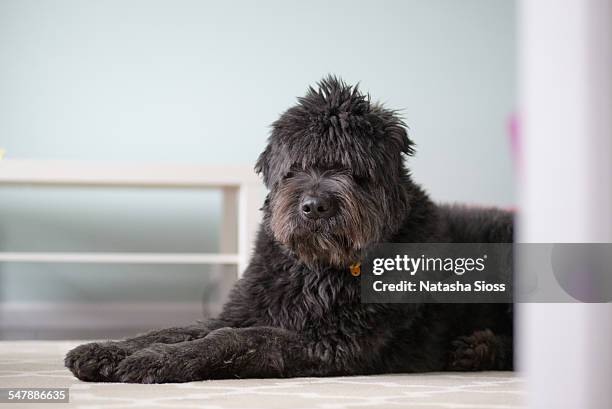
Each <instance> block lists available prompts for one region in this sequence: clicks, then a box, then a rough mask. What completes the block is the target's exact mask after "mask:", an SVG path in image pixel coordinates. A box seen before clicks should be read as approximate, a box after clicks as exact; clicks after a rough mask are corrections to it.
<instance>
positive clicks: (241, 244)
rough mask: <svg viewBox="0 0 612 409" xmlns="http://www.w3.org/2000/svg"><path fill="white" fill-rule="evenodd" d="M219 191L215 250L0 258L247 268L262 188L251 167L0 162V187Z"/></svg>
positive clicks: (7, 256)
mask: <svg viewBox="0 0 612 409" xmlns="http://www.w3.org/2000/svg"><path fill="white" fill-rule="evenodd" d="M20 185H21V186H63V187H71V186H72V187H126V188H174V189H181V188H189V189H193V188H197V189H200V188H201V189H219V190H221V191H222V194H223V212H222V222H221V230H220V251H221V253H219V254H210V253H82V252H78V253H64V252H62V253H59V252H51V253H44V252H42V253H41V252H0V262H30V263H31V262H44V263H120V264H128V263H141V264H236V265H237V266H238V275H239V276H240V275H241V274H242V273H243V272H244V269H245V268H246V266H247V263H248V259H249V255H250V252H251V247H252V245H253V243H254V238H255V234H256V233H257V227H258V225H259V221H260V219H261V215H260V213H261V212H260V211H259V209H260V208H261V205H262V203H263V198H264V194H265V190H264V187H263V183H262V182H261V181H260V179H259V177H258V176H257V175H256V174H255V172H254V171H253V168H252V167H251V166H208V165H206V166H203V165H171V164H139V163H113V162H79V161H57V160H7V159H5V160H0V186H20Z"/></svg>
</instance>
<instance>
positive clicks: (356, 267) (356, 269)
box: [349, 261, 361, 277]
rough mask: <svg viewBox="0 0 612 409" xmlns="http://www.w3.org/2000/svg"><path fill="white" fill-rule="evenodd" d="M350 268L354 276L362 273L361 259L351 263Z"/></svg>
mask: <svg viewBox="0 0 612 409" xmlns="http://www.w3.org/2000/svg"><path fill="white" fill-rule="evenodd" d="M349 269H350V271H351V275H352V276H353V277H359V276H360V275H361V261H358V262H356V263H353V264H351V265H350V266H349Z"/></svg>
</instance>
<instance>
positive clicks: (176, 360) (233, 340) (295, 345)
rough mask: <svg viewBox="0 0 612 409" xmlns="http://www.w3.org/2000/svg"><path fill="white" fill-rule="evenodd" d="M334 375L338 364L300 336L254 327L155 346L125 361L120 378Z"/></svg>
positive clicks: (161, 380) (171, 379) (131, 380)
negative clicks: (314, 348) (314, 349)
mask: <svg viewBox="0 0 612 409" xmlns="http://www.w3.org/2000/svg"><path fill="white" fill-rule="evenodd" d="M328 358H329V357H328ZM333 373H337V371H336V370H335V369H334V365H333V364H332V363H330V362H327V363H326V362H325V361H324V360H323V359H322V358H321V355H320V354H315V353H313V349H311V348H308V345H307V343H306V342H305V341H304V340H303V339H302V338H301V337H300V336H299V335H298V334H296V333H294V332H291V331H288V330H284V329H281V328H273V327H250V328H221V329H218V330H216V331H213V332H211V333H210V334H209V335H208V336H206V337H205V338H202V339H198V340H195V341H187V342H181V343H178V344H171V345H168V344H155V345H152V346H150V347H149V348H145V349H142V350H140V351H138V352H136V353H134V354H133V355H131V356H129V357H127V358H125V359H124V360H123V361H121V363H120V364H119V367H118V370H117V380H118V381H120V382H129V383H166V382H190V381H198V380H205V379H227V378H249V377H257V378H266V377H295V376H325V375H330V374H333Z"/></svg>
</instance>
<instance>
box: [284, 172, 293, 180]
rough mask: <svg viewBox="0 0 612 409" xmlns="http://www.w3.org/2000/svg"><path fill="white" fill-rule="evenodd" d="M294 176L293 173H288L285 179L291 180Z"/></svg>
mask: <svg viewBox="0 0 612 409" xmlns="http://www.w3.org/2000/svg"><path fill="white" fill-rule="evenodd" d="M293 176H295V174H294V173H293V172H287V174H286V175H285V179H291V178H292V177H293Z"/></svg>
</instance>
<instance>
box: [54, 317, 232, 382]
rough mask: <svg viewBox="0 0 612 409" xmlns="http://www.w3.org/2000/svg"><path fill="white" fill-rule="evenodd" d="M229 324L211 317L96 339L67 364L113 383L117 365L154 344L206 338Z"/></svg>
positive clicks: (75, 351) (87, 378)
mask: <svg viewBox="0 0 612 409" xmlns="http://www.w3.org/2000/svg"><path fill="white" fill-rule="evenodd" d="M224 325H227V324H226V323H221V322H217V321H215V320H210V321H207V322H202V323H198V324H194V325H190V326H187V327H174V328H166V329H161V330H156V331H151V332H148V333H146V334H142V335H139V336H136V337H134V338H128V339H125V340H121V341H107V342H92V343H88V344H83V345H79V346H78V347H76V348H74V349H73V350H71V351H70V352H68V354H66V358H65V360H64V364H65V365H66V367H67V368H68V369H70V371H72V373H73V374H74V375H75V376H76V377H77V378H79V379H81V380H83V381H91V382H112V381H113V380H114V379H115V377H114V373H115V370H116V369H117V365H118V364H119V362H121V361H122V360H123V359H124V358H126V357H127V356H129V355H131V354H133V353H134V352H136V351H138V350H139V349H142V348H145V347H148V346H149V345H151V344H157V343H161V344H174V343H177V342H184V341H189V340H193V339H198V338H203V337H205V336H206V335H207V334H208V333H209V332H210V331H212V330H214V329H216V328H220V327H223V326H224Z"/></svg>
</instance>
